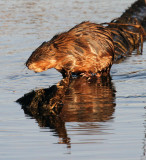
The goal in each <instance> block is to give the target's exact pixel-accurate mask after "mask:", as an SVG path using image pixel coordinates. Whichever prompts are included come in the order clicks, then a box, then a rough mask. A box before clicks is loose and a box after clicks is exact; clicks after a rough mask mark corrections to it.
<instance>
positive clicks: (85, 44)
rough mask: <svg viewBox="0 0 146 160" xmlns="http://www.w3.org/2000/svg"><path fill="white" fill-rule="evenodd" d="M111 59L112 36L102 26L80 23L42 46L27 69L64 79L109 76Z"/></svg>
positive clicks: (30, 59)
mask: <svg viewBox="0 0 146 160" xmlns="http://www.w3.org/2000/svg"><path fill="white" fill-rule="evenodd" d="M113 58H114V45H113V41H112V37H111V33H110V31H109V30H108V29H106V28H105V27H103V26H102V25H98V24H95V23H91V22H82V23H80V24H78V25H76V26H75V27H73V28H72V29H70V30H69V31H68V32H64V33H61V34H58V35H56V36H54V37H53V38H52V39H51V40H50V41H48V42H44V43H42V45H41V46H39V47H38V48H37V49H36V50H35V51H34V52H33V53H32V55H31V56H30V57H29V59H28V60H27V62H26V66H27V67H28V68H29V69H30V70H33V71H35V72H43V71H46V70H47V69H50V68H55V69H56V70H58V71H59V72H60V73H61V74H62V75H63V77H69V76H70V75H71V74H77V75H78V74H84V75H86V76H91V75H93V74H94V75H97V76H102V75H103V74H104V75H105V74H109V72H110V68H111V65H112V63H113Z"/></svg>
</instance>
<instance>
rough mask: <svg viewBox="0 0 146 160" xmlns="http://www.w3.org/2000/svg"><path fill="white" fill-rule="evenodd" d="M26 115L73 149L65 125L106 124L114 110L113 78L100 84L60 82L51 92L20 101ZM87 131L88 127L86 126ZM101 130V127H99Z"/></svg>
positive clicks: (77, 80)
mask: <svg viewBox="0 0 146 160" xmlns="http://www.w3.org/2000/svg"><path fill="white" fill-rule="evenodd" d="M17 102H18V103H19V104H21V105H22V109H23V110H24V113H25V114H27V115H29V116H31V117H33V118H35V119H36V121H37V122H38V124H39V126H40V127H49V128H51V129H53V130H54V132H55V133H56V134H57V136H59V138H60V139H61V141H60V142H59V143H65V144H67V146H68V147H70V138H69V137H68V135H67V130H66V127H65V123H66V122H104V121H108V120H110V119H112V118H113V117H112V115H113V113H114V110H115V105H116V104H115V89H114V86H113V84H112V82H111V78H110V77H108V78H106V79H104V78H103V79H100V80H97V79H96V78H95V79H94V78H92V79H90V80H87V79H86V78H85V77H78V78H75V79H72V80H70V82H69V81H68V79H63V80H61V81H60V82H59V83H58V84H57V85H53V86H51V87H50V88H46V89H40V90H34V91H32V92H30V93H27V94H25V95H24V96H23V97H21V98H19V99H18V100H17ZM85 127H87V129H90V128H88V127H89V126H88V125H87V126H85ZM96 127H99V128H100V126H96Z"/></svg>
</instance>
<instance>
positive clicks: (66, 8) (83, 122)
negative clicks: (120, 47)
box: [0, 0, 146, 160]
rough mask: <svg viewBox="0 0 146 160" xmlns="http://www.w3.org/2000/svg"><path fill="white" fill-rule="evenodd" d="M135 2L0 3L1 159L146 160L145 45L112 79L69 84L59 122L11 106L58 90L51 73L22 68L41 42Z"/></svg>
mask: <svg viewBox="0 0 146 160" xmlns="http://www.w3.org/2000/svg"><path fill="white" fill-rule="evenodd" d="M133 2H134V0H129V1H127V0H123V1H117V0H111V1H110V3H109V1H108V0H69V1H68V0H55V1H51V0H48V1H45V0H38V1H36V0H29V1H28V0H19V1H17V0H13V1H12V0H0V37H1V38H0V66H1V67H0V74H1V76H0V159H1V160H22V159H28V160H34V159H35V160H48V159H53V160H60V159H61V160H74V159H76V160H81V159H84V160H89V159H92V160H97V159H99V160H117V159H118V160H145V159H146V156H145V154H146V43H144V53H143V55H136V54H135V53H133V55H131V56H129V57H128V58H127V59H126V60H125V61H124V62H122V63H120V64H115V65H113V67H112V70H111V77H112V80H111V81H109V82H107V83H99V84H98V83H96V82H93V83H87V82H86V81H84V79H83V80H82V81H80V80H79V81H78V80H75V81H73V82H72V84H71V86H70V88H69V90H68V92H67V93H66V94H65V97H64V106H63V109H62V111H61V114H60V115H59V116H57V117H56V116H54V117H51V116H49V115H47V111H46V112H44V113H43V114H38V115H37V114H36V113H35V114H34V115H33V114H31V113H29V112H28V111H26V110H23V109H22V108H21V105H19V104H18V103H16V102H15V101H16V100H17V99H19V98H20V97H22V96H23V95H24V94H26V93H29V92H31V91H32V90H36V89H37V90H39V89H42V88H44V89H47V88H49V87H50V86H52V85H56V84H57V83H58V82H59V81H60V80H61V79H62V77H61V75H60V74H59V73H58V72H57V71H55V70H54V69H51V70H48V71H46V72H43V73H38V74H35V73H33V72H32V71H29V70H27V69H26V68H25V66H24V63H25V61H26V60H27V58H28V57H29V55H30V54H31V52H32V51H33V50H34V49H35V48H36V47H38V46H39V45H40V44H41V43H42V42H43V41H46V40H49V39H51V38H52V36H54V35H55V34H56V33H59V32H62V31H65V30H68V29H70V28H71V27H73V26H74V25H75V24H77V23H80V22H81V21H84V20H91V21H93V22H97V23H101V22H108V21H110V20H112V19H113V18H116V17H119V16H120V15H121V14H122V12H123V11H124V10H125V9H126V8H127V7H128V6H130V4H131V3H133Z"/></svg>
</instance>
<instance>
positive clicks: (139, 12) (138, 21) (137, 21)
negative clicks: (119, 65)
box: [103, 0, 146, 62]
mask: <svg viewBox="0 0 146 160" xmlns="http://www.w3.org/2000/svg"><path fill="white" fill-rule="evenodd" d="M103 25H106V27H107V28H108V29H109V30H110V31H111V34H112V38H113V41H114V47H115V54H114V62H118V61H120V60H121V59H124V58H125V57H127V55H129V54H131V53H132V52H133V50H134V49H137V53H138V54H142V51H143V42H144V40H145V37H146V0H138V1H136V2H135V3H134V4H132V5H131V7H130V8H128V9H127V10H126V11H125V12H124V13H123V14H122V15H121V17H119V18H117V19H114V20H112V21H111V22H110V23H104V24H103Z"/></svg>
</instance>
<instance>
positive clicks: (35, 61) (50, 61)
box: [26, 42, 56, 72]
mask: <svg viewBox="0 0 146 160" xmlns="http://www.w3.org/2000/svg"><path fill="white" fill-rule="evenodd" d="M26 66H27V67H28V69H30V70H33V71H34V72H43V71H46V70H47V69H49V68H54V67H55V66H56V59H55V52H54V51H53V50H52V49H51V46H50V44H49V42H43V43H42V45H40V46H39V47H38V48H37V49H36V50H35V51H34V52H33V53H32V55H31V56H30V57H29V59H28V60H27V62H26Z"/></svg>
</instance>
